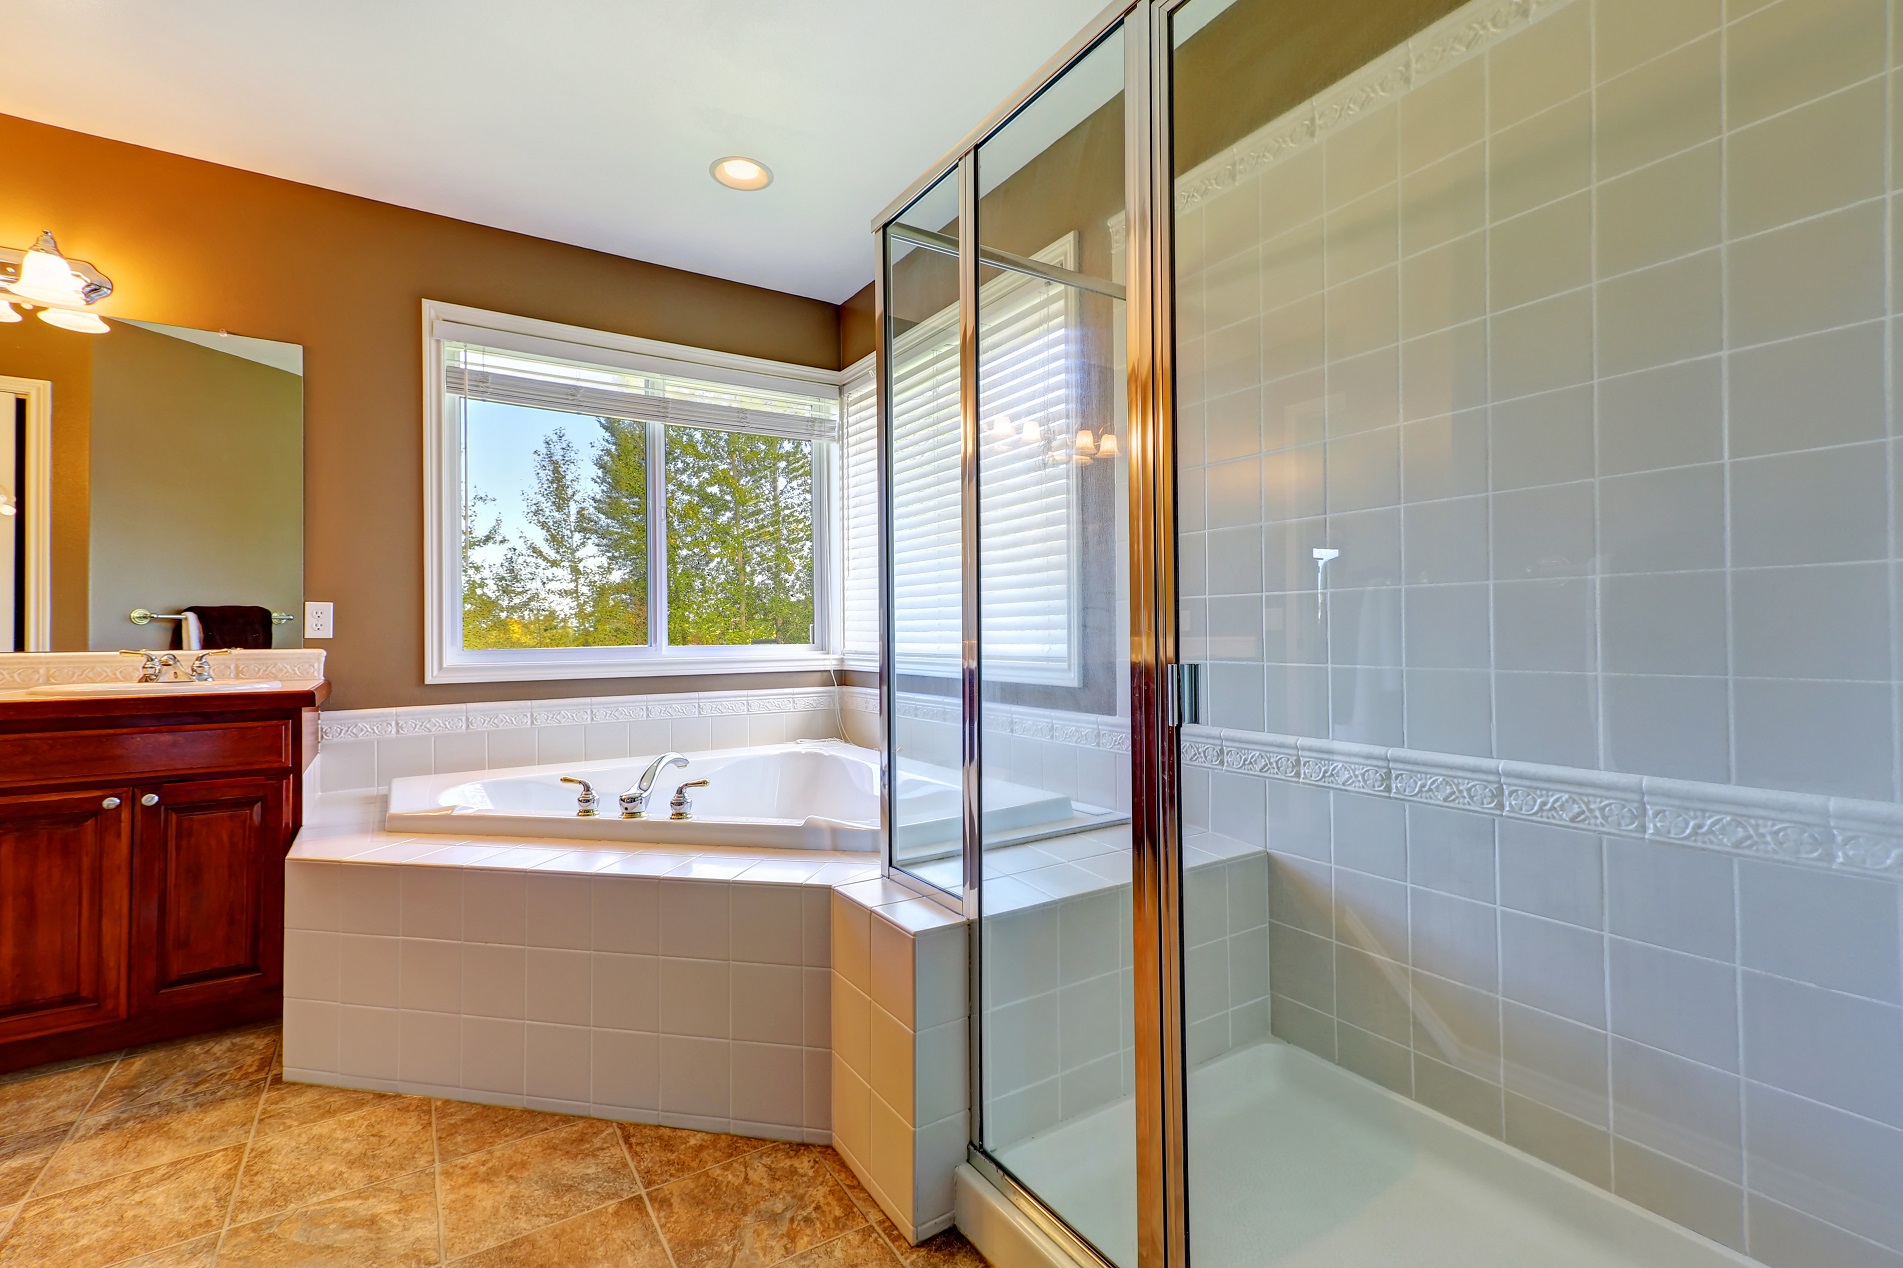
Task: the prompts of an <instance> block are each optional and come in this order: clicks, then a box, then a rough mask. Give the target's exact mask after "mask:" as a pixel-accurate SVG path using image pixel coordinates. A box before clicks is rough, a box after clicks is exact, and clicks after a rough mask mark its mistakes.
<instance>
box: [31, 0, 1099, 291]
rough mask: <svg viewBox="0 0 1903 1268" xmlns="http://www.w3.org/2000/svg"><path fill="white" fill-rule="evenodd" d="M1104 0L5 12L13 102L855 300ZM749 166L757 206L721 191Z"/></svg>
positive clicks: (403, 0) (215, 5) (214, 2)
mask: <svg viewBox="0 0 1903 1268" xmlns="http://www.w3.org/2000/svg"><path fill="white" fill-rule="evenodd" d="M1101 7H1102V2H1101V0H955V2H954V3H928V2H927V0H671V2H666V3H664V2H662V0H319V2H316V3H313V2H311V0H7V4H6V6H5V8H6V44H7V51H6V59H5V60H6V73H5V74H4V76H0V113H5V114H12V115H18V116H21V117H23V118H28V119H36V120H39V121H42V122H45V123H52V124H57V125H59V126H61V127H66V128H74V129H77V130H79V131H82V132H90V133H94V134H96V135H99V136H106V137H112V138H115V139H118V140H122V141H131V142H134V143H136V144H139V145H146V146H151V147H153V148H156V149H161V150H169V151H172V152H174V153H178V154H187V155H191V156H193V157H195V158H202V159H210V160H212V161H214V162H218V163H226V164H229V165H231V166H233V167H242V168H249V169H251V170H253V171H258V172H267V173H269V174H271V175H273V176H282V177H287V178H289V179H291V180H297V181H304V182H307V183H309V184H312V185H321V186H324V187H325V188H328V189H335V190H342V191H344V192H347V193H352V194H360V195H363V196H365V197H368V198H377V199H382V200H383V201H386V202H392V203H398V204H401V205H403V206H406V207H416V208H420V209H422V210H426V211H433V212H440V213H442V214H444V215H449V216H457V217H460V218H462V219H465V220H472V221H476V222H478V223H481V224H486V225H495V226H498V227H500V228H505V229H514V230H518V231H520V232H523V233H530V234H535V235H537V236H539V237H544V238H552V239H555V240H557V241H560V242H569V243H574V244H576V245H579V246H586V247H593V248H596V249H598V250H602V251H610V252H613V253H615V254H617V255H624V256H632V257H634V258H637V259H643V260H653V261H656V262H658V263H662V264H670V265H674V266H676V267H678V268H684V269H691V270H693V271H695V272H698V273H709V274H713V275H716V276H719V277H727V278H734V279H736V280H739V281H743V282H751V283H754V284H757V285H760V286H768V287H772V288H774V289H776V290H783V291H791V292H794V293H796V294H801V295H810V296H815V297H817V298H820V299H826V300H832V301H837V300H841V299H844V298H845V297H847V296H848V295H850V294H852V293H853V292H854V291H856V290H858V289H859V288H860V287H861V286H863V285H864V284H865V283H866V282H868V281H869V280H871V277H872V248H871V243H870V238H869V236H868V222H869V221H870V219H871V217H872V216H873V215H875V214H876V213H877V212H878V211H879V210H880V209H881V208H882V207H884V206H885V204H886V203H887V202H888V201H889V200H890V199H891V198H892V197H893V196H894V195H896V194H898V193H899V192H900V191H901V190H903V189H904V188H905V187H906V186H907V185H909V184H910V183H911V182H912V180H913V179H914V178H915V177H917V176H918V175H919V174H920V172H921V171H922V170H923V169H924V167H925V166H926V165H927V164H929V163H931V162H932V161H933V160H935V159H937V158H938V157H939V156H940V155H941V154H943V153H944V152H945V151H946V150H948V149H949V148H950V147H951V146H952V145H954V144H956V143H957V141H958V140H959V138H960V137H962V136H963V135H964V134H965V133H966V132H967V131H969V130H970V129H971V128H972V127H973V126H974V125H976V124H977V123H978V122H979V121H980V120H982V119H983V118H984V116H985V115H987V114H989V113H990V111H991V110H992V108H993V107H995V106H996V105H997V104H998V103H999V102H1000V101H1001V100H1002V99H1003V98H1005V97H1006V96H1007V95H1009V94H1010V93H1011V91H1012V90H1013V89H1015V88H1016V87H1017V86H1018V85H1019V84H1020V83H1022V82H1023V81H1024V80H1025V79H1026V78H1027V77H1028V76H1029V75H1030V74H1032V73H1033V72H1034V71H1035V70H1036V69H1037V68H1038V67H1039V66H1040V65H1041V64H1042V63H1043V62H1044V61H1045V59H1046V58H1048V57H1049V56H1050V55H1051V54H1052V53H1054V52H1055V51H1056V50H1057V49H1058V48H1059V47H1060V46H1061V45H1062V44H1063V43H1064V42H1065V41H1066V40H1068V39H1069V38H1070V37H1071V36H1072V35H1073V34H1075V33H1076V31H1077V30H1078V29H1079V28H1081V27H1082V26H1083V24H1084V23H1086V22H1087V21H1089V20H1090V18H1091V16H1092V15H1093V14H1094V13H1096V12H1097V11H1098V10H1099V9H1100V8H1101ZM728 154H746V155H749V156H751V157H754V158H757V159H759V160H760V161H762V162H764V163H765V164H767V166H769V167H771V168H772V169H773V172H774V176H775V180H774V182H773V184H772V186H771V187H769V188H768V189H766V190H764V191H762V192H759V193H740V192H736V191H734V190H729V189H726V188H724V187H722V186H720V185H717V184H715V183H714V181H713V179H712V177H710V176H709V175H708V172H707V168H708V165H709V164H710V163H712V162H713V161H714V160H715V159H717V158H721V157H723V156H725V155H728Z"/></svg>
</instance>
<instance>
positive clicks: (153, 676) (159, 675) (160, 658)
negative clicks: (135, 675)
mask: <svg viewBox="0 0 1903 1268" xmlns="http://www.w3.org/2000/svg"><path fill="white" fill-rule="evenodd" d="M119 654H120V655H121V656H139V657H143V659H142V660H141V661H140V662H139V681H140V682H169V681H176V679H168V678H166V676H165V675H166V674H168V673H176V672H177V671H178V657H176V656H174V655H173V654H172V653H170V652H120V653H119Z"/></svg>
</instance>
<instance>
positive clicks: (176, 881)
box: [133, 778, 291, 1012]
mask: <svg viewBox="0 0 1903 1268" xmlns="http://www.w3.org/2000/svg"><path fill="white" fill-rule="evenodd" d="M137 791H138V794H139V819H138V830H137V834H136V838H135V847H134V852H133V853H134V860H135V869H136V875H135V880H134V884H133V893H134V896H135V901H136V904H137V917H136V921H135V931H134V935H133V947H134V953H135V954H134V965H135V969H134V987H135V990H136V991H137V1007H138V1009H139V1011H141V1012H148V1011H152V1010H155V1009H170V1008H187V1007H194V1006H198V1005H205V1004H217V1003H219V1002H221V1001H223V1000H228V999H239V998H242V997H245V996H249V995H253V994H256V993H257V992H258V991H261V990H268V989H271V988H274V987H276V986H278V985H279V984H280V982H281V981H282V978H283V962H284V852H285V849H286V848H287V847H288V845H289V843H290V835H291V826H290V805H291V801H290V787H289V781H287V780H285V779H282V778H279V779H208V780H193V781H189V782H186V783H177V784H164V785H158V786H153V787H146V788H140V789H138V790H137ZM148 801H149V802H150V804H148Z"/></svg>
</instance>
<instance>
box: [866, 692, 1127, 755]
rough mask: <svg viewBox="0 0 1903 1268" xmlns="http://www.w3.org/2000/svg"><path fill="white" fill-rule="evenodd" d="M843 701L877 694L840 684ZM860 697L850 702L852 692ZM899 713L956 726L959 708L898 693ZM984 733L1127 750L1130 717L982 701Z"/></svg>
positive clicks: (872, 706)
mask: <svg viewBox="0 0 1903 1268" xmlns="http://www.w3.org/2000/svg"><path fill="white" fill-rule="evenodd" d="M840 690H841V692H843V693H846V694H845V699H846V700H847V701H848V705H847V707H849V708H854V709H864V710H865V711H866V712H868V713H877V712H878V711H879V696H878V693H877V692H876V691H873V690H871V689H870V688H867V687H842V688H840ZM858 693H863V697H864V700H863V702H860V703H852V701H853V697H854V695H855V694H858ZM899 716H900V717H901V718H909V719H912V720H913V721H918V722H936V723H940V724H942V725H945V726H957V725H958V724H959V719H960V716H961V715H960V708H959V705H958V704H957V703H956V702H953V701H950V700H945V699H942V698H939V697H931V696H901V697H900V698H899ZM984 730H985V734H987V735H1016V736H1021V737H1023V738H1024V739H1029V740H1044V741H1047V742H1049V743H1052V744H1070V745H1075V746H1077V747H1079V748H1094V749H1102V750H1103V751H1105V752H1108V753H1128V752H1129V751H1130V720H1129V719H1128V718H1119V717H1112V716H1110V715H1108V714H1101V713H1067V712H1065V711H1064V710H1062V709H1036V708H1031V707H1029V706H1027V705H987V706H986V707H985V713H984Z"/></svg>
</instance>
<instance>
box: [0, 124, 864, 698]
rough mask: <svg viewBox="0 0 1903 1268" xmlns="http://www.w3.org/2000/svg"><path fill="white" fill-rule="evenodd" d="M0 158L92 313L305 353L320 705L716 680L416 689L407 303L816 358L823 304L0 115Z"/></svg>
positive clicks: (412, 315) (9, 223)
mask: <svg viewBox="0 0 1903 1268" xmlns="http://www.w3.org/2000/svg"><path fill="white" fill-rule="evenodd" d="M0 154H4V155H6V156H7V167H8V171H9V172H11V173H13V174H14V175H13V176H12V177H10V178H9V179H7V180H6V181H5V182H4V183H0V243H4V244H7V245H10V246H24V245H26V244H27V243H29V242H31V241H32V240H33V238H34V236H35V235H36V234H37V233H38V232H39V231H40V230H41V229H52V230H53V231H54V233H55V234H57V235H58V237H59V241H60V246H61V248H62V249H63V250H65V251H67V252H68V253H69V254H71V255H73V256H76V257H79V258H82V259H87V260H90V261H92V262H93V263H95V264H96V265H98V266H99V267H100V268H101V269H103V270H104V271H105V272H106V273H107V274H108V275H109V276H111V278H112V279H113V282H114V285H115V288H116V289H115V292H114V294H113V295H112V296H111V298H109V299H108V300H106V301H104V302H102V303H101V304H100V306H99V311H100V312H101V313H102V314H103V315H104V316H106V317H107V318H108V319H110V318H111V317H113V316H114V315H118V316H123V317H136V318H141V319H144V320H148V321H155V322H165V323H169V324H172V325H179V326H194V327H198V328H200V329H206V330H216V329H221V328H222V329H228V330H231V331H232V332H234V333H237V334H245V335H255V336H257V337H259V338H263V339H280V340H284V341H286V342H289V343H298V344H302V345H303V346H304V368H305V397H304V407H305V437H306V439H305V451H304V457H305V471H304V493H305V506H306V518H305V541H304V552H305V553H304V559H305V569H304V571H305V593H306V595H307V596H309V597H310V598H313V599H328V600H330V601H332V602H334V603H335V604H336V605H337V612H336V617H337V637H336V638H334V639H331V640H329V641H328V643H325V644H319V645H320V646H324V647H326V648H327V649H328V650H329V652H330V658H329V662H328V664H329V672H330V676H331V679H332V682H333V684H334V689H335V694H334V696H333V698H332V703H333V705H334V706H335V707H337V708H370V707H378V706H386V705H400V704H425V703H449V702H454V701H459V700H482V699H509V698H524V697H534V696H540V697H553V696H563V695H596V694H602V695H606V694H614V693H617V692H638V691H653V690H686V689H695V688H701V687H705V686H709V685H713V684H710V683H708V682H706V681H705V680H698V679H685V678H682V679H672V680H666V681H665V682H663V681H662V680H656V679H612V680H609V679H594V680H587V681H576V682H545V683H519V684H506V683H494V684H471V685H466V686H447V687H425V686H424V685H423V545H422V542H423V476H422V414H421V406H422V369H421V362H422V356H421V333H420V332H421V327H422V301H423V300H424V299H425V298H429V299H438V300H445V301H448V302H451V303H458V304H470V305H474V306H476V307H480V308H488V309H493V310H497V311H501V312H508V313H516V314H520V315H523V316H528V317H539V318H544V319H546V320H550V321H560V322H568V323H571V324H574V325H578V326H588V327H593V328H595V329H599V330H610V331H616V332H619V333H624V334H632V335H643V336H647V337H649V338H655V339H666V340H670V341H673V342H676V343H684V344H692V345H697V346H701V347H707V348H717V349H720V350H722V351H726V352H736V353H744V354H748V355H752V356H759V357H770V358H774V359H776V360H781V361H789V362H794V363H797V364H802V365H815V366H823V367H826V368H829V369H834V368H837V367H838V364H839V353H840V320H839V311H838V309H837V308H835V307H834V306H833V305H831V304H827V303H823V302H821V301H819V300H811V299H802V298H799V297H796V296H791V295H784V294H781V293H779V292H776V291H769V290H763V289H761V288H758V287H751V286H743V285H740V284H739V283H735V282H726V281H720V280H718V279H714V278H709V277H703V276H700V275H697V274H693V273H685V272H681V271H680V270H677V269H668V268H663V267H661V266H659V265H654V264H646V263H642V262H640V261H636V260H627V259H623V258H621V257H619V256H613V255H606V254H603V253H601V252H596V251H586V250H582V249H580V248H578V247H571V246H564V245H562V244H559V243H554V242H548V241H545V240H542V239H539V238H531V237H527V236H525V235H522V234H515V233H507V232H504V231H502V230H498V229H488V228H484V227H482V226H479V225H473V224H469V223H467V222H464V221H459V220H451V219H449V218H447V217H443V216H433V215H428V214H426V213H423V212H417V211H410V210H407V209H404V208H401V207H394V206H391V205H389V204H387V203H379V202H373V201H370V200H369V199H364V198H355V197H352V196H350V195H347V194H338V193H332V192H330V191H328V190H322V189H316V188H313V187H311V186H308V185H299V184H296V183H294V182H291V181H284V180H278V179H276V178H273V177H268V176H260V175H257V174H255V173H252V172H243V171H239V170H237V169H234V168H229V167H221V166H218V165H217V164H213V163H203V162H199V161H197V160H195V159H186V158H180V157H179V156H177V155H173V154H165V153H161V152H159V151H157V150H148V149H143V148H140V147H138V146H132V145H125V144H122V143H120V142H116V141H107V140H102V139H100V138H98V137H92V136H87V135H84V134H82V133H77V132H69V131H66V130H64V129H60V128H53V127H48V126H46V125H44V124H37V123H31V122H28V121H26V120H23V119H17V118H12V117H9V116H5V115H0ZM23 174H30V175H23ZM34 324H38V323H34ZM14 329H18V327H14ZM75 337H77V336H75ZM101 337H103V338H108V339H109V338H112V337H113V336H111V335H105V336H101ZM4 372H11V373H19V374H30V373H31V371H29V370H9V371H4ZM40 377H52V376H50V375H46V376H40ZM56 409H57V405H56ZM69 550H70V546H69ZM59 558H63V559H66V560H67V561H68V562H67V566H71V556H70V554H63V555H61V556H59ZM79 559H80V560H81V561H82V562H81V564H80V566H82V567H83V566H84V565H83V559H84V554H83V544H82V545H81V554H80V556H79ZM55 566H56V567H57V566H60V565H59V561H58V559H56V565H55ZM747 681H748V683H749V684H751V685H760V686H765V685H769V684H773V683H783V682H797V681H801V680H800V679H798V678H788V677H785V676H765V675H756V676H753V677H752V678H750V679H748V680H747ZM726 685H734V684H731V683H729V684H726Z"/></svg>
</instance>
